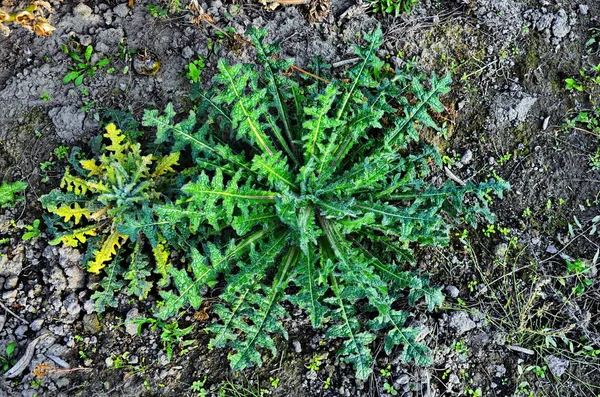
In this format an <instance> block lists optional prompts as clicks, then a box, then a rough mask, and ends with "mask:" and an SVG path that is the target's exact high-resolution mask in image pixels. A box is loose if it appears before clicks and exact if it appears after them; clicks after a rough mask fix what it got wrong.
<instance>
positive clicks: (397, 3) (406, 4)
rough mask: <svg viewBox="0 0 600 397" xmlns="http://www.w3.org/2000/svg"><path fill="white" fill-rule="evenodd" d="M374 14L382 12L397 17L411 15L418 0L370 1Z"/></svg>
mask: <svg viewBox="0 0 600 397" xmlns="http://www.w3.org/2000/svg"><path fill="white" fill-rule="evenodd" d="M368 1H369V3H371V9H372V10H373V12H382V13H387V14H391V13H393V14H394V15H395V16H398V15H400V14H401V13H403V12H405V13H410V12H411V11H412V9H413V8H414V6H415V5H416V4H417V2H418V0H368Z"/></svg>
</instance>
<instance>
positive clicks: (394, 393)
mask: <svg viewBox="0 0 600 397" xmlns="http://www.w3.org/2000/svg"><path fill="white" fill-rule="evenodd" d="M383 389H384V390H385V392H386V393H389V394H391V395H392V396H397V395H398V391H397V390H396V389H395V388H394V386H392V385H390V384H389V383H388V382H385V383H384V384H383Z"/></svg>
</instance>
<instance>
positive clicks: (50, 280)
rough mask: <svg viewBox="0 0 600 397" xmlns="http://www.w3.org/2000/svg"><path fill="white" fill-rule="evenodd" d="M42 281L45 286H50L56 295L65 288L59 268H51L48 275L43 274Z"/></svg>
mask: <svg viewBox="0 0 600 397" xmlns="http://www.w3.org/2000/svg"><path fill="white" fill-rule="evenodd" d="M44 281H45V282H46V284H50V285H52V290H53V291H54V292H56V293H61V292H63V291H64V290H65V289H66V288H67V280H66V279H65V275H64V273H63V271H62V270H60V268H59V267H57V266H53V267H52V269H50V272H49V274H47V275H46V274H45V273H44Z"/></svg>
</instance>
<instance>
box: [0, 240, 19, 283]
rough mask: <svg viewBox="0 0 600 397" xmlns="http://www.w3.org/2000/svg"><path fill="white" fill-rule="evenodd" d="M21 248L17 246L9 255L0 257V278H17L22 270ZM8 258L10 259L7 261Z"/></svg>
mask: <svg viewBox="0 0 600 397" xmlns="http://www.w3.org/2000/svg"><path fill="white" fill-rule="evenodd" d="M23 251H24V249H23V246H19V247H18V248H17V249H15V250H13V252H11V253H10V255H2V256H1V257H0V276H4V277H11V276H18V275H19V273H21V270H23V260H24V258H25V256H24V252H23ZM9 256H10V259H9Z"/></svg>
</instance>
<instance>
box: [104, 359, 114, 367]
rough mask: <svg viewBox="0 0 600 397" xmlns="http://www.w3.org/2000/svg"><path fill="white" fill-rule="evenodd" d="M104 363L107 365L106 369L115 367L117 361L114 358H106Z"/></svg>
mask: <svg viewBox="0 0 600 397" xmlns="http://www.w3.org/2000/svg"><path fill="white" fill-rule="evenodd" d="M104 363H105V364H106V368H112V367H113V366H114V365H115V360H113V359H112V357H106V359H105V360H104Z"/></svg>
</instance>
